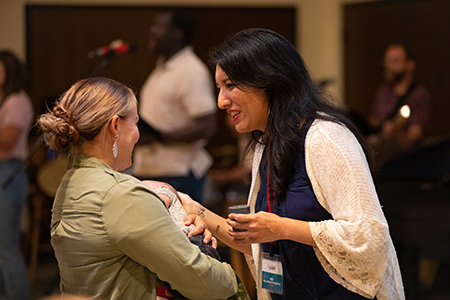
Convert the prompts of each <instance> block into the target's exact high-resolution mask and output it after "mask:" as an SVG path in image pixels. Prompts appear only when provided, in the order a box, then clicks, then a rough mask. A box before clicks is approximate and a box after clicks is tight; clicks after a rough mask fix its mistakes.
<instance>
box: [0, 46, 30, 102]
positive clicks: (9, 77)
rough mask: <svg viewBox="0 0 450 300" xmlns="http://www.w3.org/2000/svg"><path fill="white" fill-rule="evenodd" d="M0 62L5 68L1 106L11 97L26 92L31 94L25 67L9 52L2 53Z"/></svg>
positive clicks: (0, 99) (0, 53)
mask: <svg viewBox="0 0 450 300" xmlns="http://www.w3.org/2000/svg"><path fill="white" fill-rule="evenodd" d="M0 62H1V63H3V65H4V67H5V73H6V74H5V75H6V77H5V82H4V83H3V86H2V87H1V88H2V89H3V96H2V97H1V98H0V106H1V104H2V103H3V100H5V99H6V98H7V97H8V96H9V95H11V94H14V93H18V92H20V91H22V90H23V91H25V92H27V93H28V94H29V80H28V79H29V78H28V73H27V70H26V68H25V65H24V64H22V63H21V62H20V61H19V59H18V58H17V57H16V56H15V55H14V54H12V53H11V52H9V51H5V50H3V51H0Z"/></svg>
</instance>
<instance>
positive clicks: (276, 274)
mask: <svg viewBox="0 0 450 300" xmlns="http://www.w3.org/2000/svg"><path fill="white" fill-rule="evenodd" d="M261 277H262V288H263V289H266V290H268V291H269V292H271V293H276V294H280V295H283V267H282V264H281V258H280V256H279V255H277V254H274V255H270V254H269V253H263V259H262V276H261Z"/></svg>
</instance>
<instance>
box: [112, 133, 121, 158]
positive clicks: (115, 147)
mask: <svg viewBox="0 0 450 300" xmlns="http://www.w3.org/2000/svg"><path fill="white" fill-rule="evenodd" d="M118 139H119V135H116V136H115V137H114V144H113V148H112V150H113V156H114V158H117V154H118V153H119V147H118V146H117V140H118Z"/></svg>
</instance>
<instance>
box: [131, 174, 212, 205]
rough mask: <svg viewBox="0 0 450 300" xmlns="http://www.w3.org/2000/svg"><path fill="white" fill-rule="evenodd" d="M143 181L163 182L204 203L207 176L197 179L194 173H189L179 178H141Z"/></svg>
mask: <svg viewBox="0 0 450 300" xmlns="http://www.w3.org/2000/svg"><path fill="white" fill-rule="evenodd" d="M139 179H141V180H155V181H162V182H165V183H168V184H170V185H171V186H173V187H174V188H175V189H176V190H177V191H180V192H182V193H185V194H188V195H189V196H190V197H191V198H192V199H194V200H195V201H197V202H200V203H202V197H203V185H204V183H205V176H203V177H201V178H195V176H194V174H192V172H189V175H187V176H179V177H152V178H139Z"/></svg>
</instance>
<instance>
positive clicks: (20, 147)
mask: <svg viewBox="0 0 450 300" xmlns="http://www.w3.org/2000/svg"><path fill="white" fill-rule="evenodd" d="M27 89H28V78H27V75H26V70H25V66H24V65H23V64H22V63H21V62H20V61H19V59H18V58H17V57H16V56H15V55H14V54H13V53H11V52H9V51H4V50H3V51H0V228H1V230H0V299H11V300H21V299H29V291H28V279H27V271H26V266H25V261H24V258H23V255H22V253H21V249H20V232H21V231H20V220H21V212H22V207H23V205H24V204H25V202H26V200H27V197H28V178H27V174H26V170H25V168H24V161H25V160H26V157H27V142H28V134H29V130H30V127H31V123H32V121H33V114H34V112H33V105H32V103H31V100H30V96H29V93H28V92H27Z"/></svg>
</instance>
